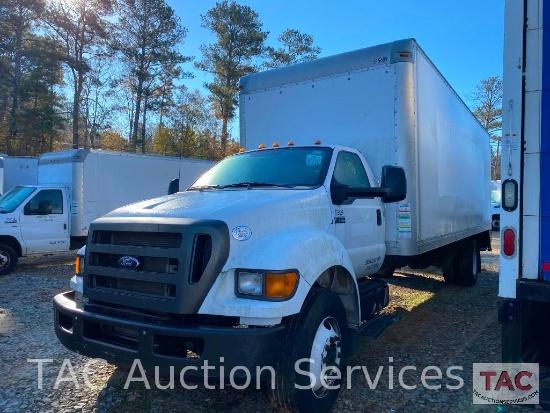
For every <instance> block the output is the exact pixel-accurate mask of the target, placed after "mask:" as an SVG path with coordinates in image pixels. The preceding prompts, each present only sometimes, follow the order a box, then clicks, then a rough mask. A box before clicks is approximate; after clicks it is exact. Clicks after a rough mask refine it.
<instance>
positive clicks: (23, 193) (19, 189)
mask: <svg viewBox="0 0 550 413" xmlns="http://www.w3.org/2000/svg"><path fill="white" fill-rule="evenodd" d="M34 191H36V188H33V187H30V186H16V187H15V188H12V189H10V190H9V191H8V192H6V193H5V194H4V195H2V197H0V214H7V213H9V212H13V211H15V209H16V208H17V207H18V206H19V205H21V202H23V201H24V200H25V199H27V197H28V196H29V195H30V194H32V193H33V192H34Z"/></svg>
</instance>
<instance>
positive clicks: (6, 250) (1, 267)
mask: <svg viewBox="0 0 550 413" xmlns="http://www.w3.org/2000/svg"><path fill="white" fill-rule="evenodd" d="M17 258H18V257H17V253H16V252H15V250H14V249H13V248H12V247H11V246H9V245H7V244H0V275H6V274H9V273H10V272H12V271H13V270H14V269H15V266H16V265H17Z"/></svg>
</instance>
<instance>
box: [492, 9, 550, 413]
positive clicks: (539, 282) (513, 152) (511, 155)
mask: <svg viewBox="0 0 550 413" xmlns="http://www.w3.org/2000/svg"><path fill="white" fill-rule="evenodd" d="M549 12H550V3H549V2H548V1H538V0H525V1H516V0H506V2H505V20H504V76H503V99H502V102H503V105H502V106H503V107H502V125H503V126H502V134H503V136H502V139H503V145H502V168H501V181H502V204H501V213H500V215H501V229H500V237H501V242H500V244H501V254H500V276H499V281H500V282H499V296H500V297H501V300H500V303H499V309H498V310H499V312H498V317H499V321H500V322H501V323H502V358H503V361H504V362H508V363H518V362H524V363H539V365H540V367H541V375H540V377H539V378H540V379H542V378H543V377H544V376H545V377H546V378H548V377H549V374H548V369H549V368H550V322H549V315H550V196H549V194H550V134H549V128H550V94H549V89H550V69H549V68H550V42H547V41H548V39H549V37H548V32H546V30H548V24H550V13H549ZM546 50H548V54H547V53H546ZM544 371H545V372H546V373H542V372H544ZM539 402H540V404H541V405H543V406H545V407H546V408H547V409H548V408H549V407H550V391H549V390H548V388H547V387H543V386H541V392H540V399H539Z"/></svg>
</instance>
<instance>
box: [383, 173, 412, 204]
mask: <svg viewBox="0 0 550 413" xmlns="http://www.w3.org/2000/svg"><path fill="white" fill-rule="evenodd" d="M381 184H382V188H384V189H385V190H386V193H385V194H384V195H383V196H382V202H384V203H390V202H397V201H402V200H404V199H405V198H406V197H407V179H406V177H405V170H404V169H403V168H401V167H398V166H389V165H386V166H384V167H382V182H381Z"/></svg>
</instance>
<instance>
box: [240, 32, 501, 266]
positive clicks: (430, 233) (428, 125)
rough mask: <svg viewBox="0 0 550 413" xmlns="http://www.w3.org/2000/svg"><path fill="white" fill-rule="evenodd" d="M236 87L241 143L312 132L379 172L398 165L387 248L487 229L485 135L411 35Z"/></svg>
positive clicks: (427, 247) (428, 246)
mask: <svg viewBox="0 0 550 413" xmlns="http://www.w3.org/2000/svg"><path fill="white" fill-rule="evenodd" d="M240 88H241V94H240V132H241V146H243V147H246V148H247V149H253V148H256V147H258V146H259V145H260V144H265V145H271V143H272V142H278V143H280V144H283V143H286V142H287V141H293V142H294V144H296V145H307V144H312V143H313V142H314V141H315V140H317V139H318V140H320V141H321V142H322V143H323V144H328V145H331V144H338V145H345V146H349V147H352V148H355V149H358V150H359V151H360V152H361V153H362V154H363V155H364V156H365V158H366V160H367V162H368V163H369V165H370V167H371V170H372V171H373V172H374V174H375V176H376V177H377V178H378V179H379V178H380V176H379V173H380V171H381V170H382V166H383V165H395V166H401V167H403V168H404V169H405V173H406V176H407V198H406V200H405V201H403V202H402V203H398V204H389V205H387V206H386V217H387V218H388V221H387V226H386V246H387V253H388V254H389V255H396V256H419V255H420V254H423V253H425V252H428V251H431V250H433V249H435V248H438V247H442V246H444V245H448V244H451V243H453V242H455V241H457V240H460V239H464V238H468V237H470V236H472V235H475V234H480V233H483V232H486V231H487V230H488V229H490V228H491V213H490V205H491V200H490V193H491V178H490V164H489V162H490V146H489V136H488V134H487V132H486V131H485V129H483V127H482V126H481V124H480V123H479V122H478V121H477V119H476V118H475V117H474V116H473V114H472V113H471V111H470V110H469V109H468V108H467V107H466V105H465V104H464V103H463V101H462V100H461V99H460V97H459V96H458V95H457V94H456V92H455V91H454V90H453V88H452V87H451V86H450V85H449V83H447V81H446V80H445V79H444V78H443V76H442V75H441V73H440V72H439V71H438V70H437V68H436V67H435V66H434V65H433V64H432V62H431V61H430V59H429V58H428V57H427V56H426V54H425V53H424V52H423V51H422V49H421V48H420V47H419V46H418V44H417V43H416V42H415V40H413V39H406V40H401V41H396V42H392V43H387V44H382V45H379V46H374V47H369V48H365V49H361V50H356V51H352V52H348V53H343V54H339V55H335V56H330V57H326V58H322V59H318V60H315V61H312V62H307V63H303V64H299V65H293V66H288V67H285V68H281V69H278V70H273V71H266V72H263V73H257V74H253V75H250V76H246V77H244V78H243V79H242V80H241V82H240ZM487 234H489V233H488V232H487ZM488 236H489V235H487V237H488Z"/></svg>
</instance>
